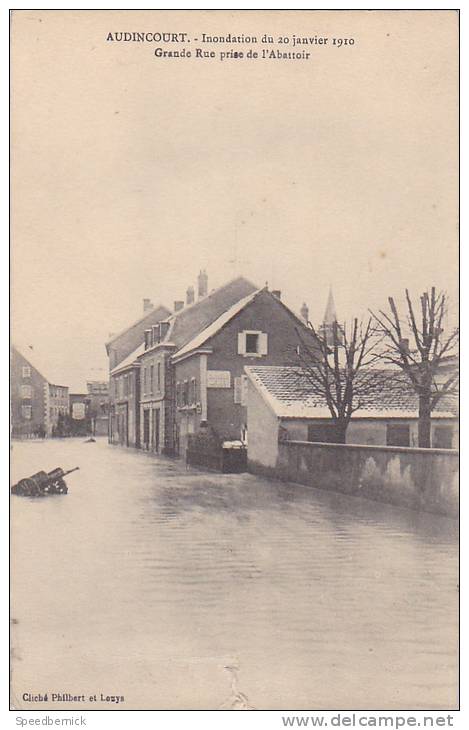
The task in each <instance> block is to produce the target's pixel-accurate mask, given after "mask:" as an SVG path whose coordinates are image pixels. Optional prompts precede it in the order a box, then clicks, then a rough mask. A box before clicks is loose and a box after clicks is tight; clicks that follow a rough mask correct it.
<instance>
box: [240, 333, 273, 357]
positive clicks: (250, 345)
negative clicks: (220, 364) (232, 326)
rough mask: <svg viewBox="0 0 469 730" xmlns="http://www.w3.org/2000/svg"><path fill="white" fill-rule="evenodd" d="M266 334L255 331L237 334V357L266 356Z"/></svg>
mask: <svg viewBox="0 0 469 730" xmlns="http://www.w3.org/2000/svg"><path fill="white" fill-rule="evenodd" d="M267 350H268V346H267V334H266V332H258V331H255V330H245V331H244V332H238V355H244V356H245V357H261V356H262V355H267Z"/></svg>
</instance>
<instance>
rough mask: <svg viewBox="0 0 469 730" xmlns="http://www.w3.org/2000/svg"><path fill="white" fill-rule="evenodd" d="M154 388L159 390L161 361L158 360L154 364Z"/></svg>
mask: <svg viewBox="0 0 469 730" xmlns="http://www.w3.org/2000/svg"><path fill="white" fill-rule="evenodd" d="M156 389H157V390H158V391H160V390H161V363H160V362H159V363H158V364H157V366H156Z"/></svg>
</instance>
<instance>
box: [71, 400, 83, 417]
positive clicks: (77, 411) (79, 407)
mask: <svg viewBox="0 0 469 730" xmlns="http://www.w3.org/2000/svg"><path fill="white" fill-rule="evenodd" d="M84 417H85V404H84V403H72V418H73V419H74V420H75V421H82V420H83V419H84Z"/></svg>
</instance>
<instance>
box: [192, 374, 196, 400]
mask: <svg viewBox="0 0 469 730" xmlns="http://www.w3.org/2000/svg"><path fill="white" fill-rule="evenodd" d="M191 403H192V404H194V403H197V380H196V379H195V378H192V380H191Z"/></svg>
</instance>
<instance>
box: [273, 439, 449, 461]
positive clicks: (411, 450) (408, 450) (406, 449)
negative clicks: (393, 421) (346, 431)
mask: <svg viewBox="0 0 469 730" xmlns="http://www.w3.org/2000/svg"><path fill="white" fill-rule="evenodd" d="M281 444H295V445H297V446H309V447H313V448H314V447H315V446H320V447H321V448H324V447H325V448H328V449H350V450H357V449H358V450H359V449H361V450H362V451H386V452H394V453H398V454H423V455H427V456H428V455H430V456H431V455H435V454H436V455H438V454H441V455H442V456H454V457H455V458H459V449H433V448H431V449H422V448H418V447H415V446H377V445H375V444H329V443H327V444H326V443H322V442H320V441H293V440H291V441H290V440H285V441H280V442H279V445H281Z"/></svg>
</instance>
